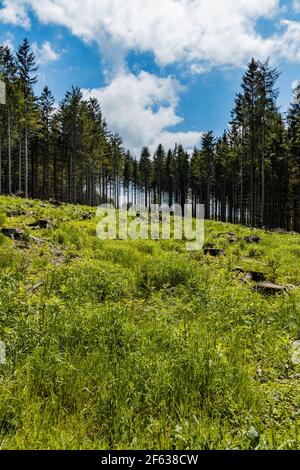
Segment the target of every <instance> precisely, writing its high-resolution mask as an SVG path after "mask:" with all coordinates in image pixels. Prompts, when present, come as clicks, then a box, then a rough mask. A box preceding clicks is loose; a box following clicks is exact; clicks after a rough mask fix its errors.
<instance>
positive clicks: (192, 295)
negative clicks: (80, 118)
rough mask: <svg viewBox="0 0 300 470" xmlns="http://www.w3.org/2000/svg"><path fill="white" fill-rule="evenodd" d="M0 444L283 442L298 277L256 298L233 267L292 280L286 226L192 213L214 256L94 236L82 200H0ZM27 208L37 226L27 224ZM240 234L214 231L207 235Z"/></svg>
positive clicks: (295, 258)
mask: <svg viewBox="0 0 300 470" xmlns="http://www.w3.org/2000/svg"><path fill="white" fill-rule="evenodd" d="M0 210H1V212H2V215H1V217H0V223H1V224H2V226H5V227H16V228H20V229H23V230H25V231H26V233H28V235H29V234H31V235H34V236H36V237H38V238H45V239H46V240H47V241H46V242H44V243H42V244H39V243H34V242H26V241H24V242H18V243H17V242H14V241H12V240H10V239H8V238H5V237H4V236H3V235H0V268H1V274H0V340H2V341H4V342H5V343H6V346H7V362H6V364H3V365H0V446H1V448H2V449H76V448H77V449H78V448H79V449H111V448H114V449H124V448H130V449H139V448H146V449H152V448H154V449H165V448H173V449H225V448H226V449H227V448H229V449H251V448H260V449H296V448H298V447H299V446H300V429H299V426H300V420H299V418H300V411H299V410H300V407H299V405H300V366H299V365H294V364H293V362H292V360H291V357H292V350H291V344H292V342H293V341H294V340H296V339H298V338H299V337H300V302H299V300H300V289H299V287H297V288H295V289H293V290H291V291H289V292H288V293H287V294H286V295H283V296H275V297H266V296H263V295H261V294H260V293H258V292H254V291H253V289H252V288H251V285H250V284H251V283H247V282H246V283H242V282H241V280H240V278H239V276H238V275H237V274H236V273H234V272H233V271H232V270H233V269H234V268H235V267H236V266H241V267H243V268H245V269H246V270H257V271H263V272H265V273H266V274H267V276H268V279H269V280H272V281H273V282H277V283H283V284H293V285H296V286H299V284H300V236H297V235H280V234H275V233H267V232H263V231H257V232H256V233H258V234H259V236H261V238H262V242H261V243H260V244H259V245H247V244H246V242H245V241H244V240H243V237H245V236H246V235H249V234H251V230H249V229H246V228H242V227H238V226H232V225H229V224H222V223H216V222H207V223H206V242H211V243H213V244H215V245H216V246H219V247H220V248H225V251H226V257H219V258H212V257H207V256H204V254H203V253H202V252H194V253H189V252H187V251H186V250H185V244H184V242H179V241H161V242H155V241H135V242H133V241H132V242H126V241H106V242H104V241H101V240H98V239H97V238H96V236H95V227H96V219H92V220H82V219H83V217H82V216H83V214H84V213H85V212H86V211H91V210H93V209H90V208H87V207H82V206H68V205H63V206H61V207H57V208H56V207H53V206H52V205H51V204H47V203H41V202H38V201H25V200H20V199H17V198H7V197H1V198H0ZM40 218H48V219H50V220H51V221H52V223H53V227H52V228H50V229H44V230H43V229H41V230H32V229H30V228H28V224H30V223H31V222H35V221H36V220H37V219H40ZM227 231H231V232H234V233H235V234H236V235H237V236H238V237H239V238H241V239H240V240H239V241H237V242H235V243H232V244H230V243H228V241H227V238H226V236H225V237H222V236H221V237H217V235H218V234H219V233H220V232H227Z"/></svg>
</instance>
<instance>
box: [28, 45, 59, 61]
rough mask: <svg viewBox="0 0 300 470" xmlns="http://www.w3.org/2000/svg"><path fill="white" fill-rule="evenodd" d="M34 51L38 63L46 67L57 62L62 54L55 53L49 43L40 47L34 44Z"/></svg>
mask: <svg viewBox="0 0 300 470" xmlns="http://www.w3.org/2000/svg"><path fill="white" fill-rule="evenodd" d="M32 50H33V52H34V53H35V56H36V62H37V64H39V65H45V64H48V63H49V62H55V61H56V60H58V59H59V58H60V54H59V53H58V52H55V51H54V49H53V48H52V45H51V44H50V42H49V41H45V42H43V44H42V45H41V46H40V47H39V46H38V44H37V43H36V42H34V43H33V44H32Z"/></svg>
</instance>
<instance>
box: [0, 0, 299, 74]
mask: <svg viewBox="0 0 300 470" xmlns="http://www.w3.org/2000/svg"><path fill="white" fill-rule="evenodd" d="M294 3H295V8H296V7H297V4H298V3H299V1H295V2H294ZM3 4H4V8H3V9H2V10H0V15H1V16H0V19H1V20H2V21H6V22H11V23H14V24H21V23H22V24H23V25H24V26H25V27H27V26H28V24H29V22H30V19H29V16H28V14H27V15H26V12H27V13H28V11H29V9H30V8H31V9H33V11H34V12H35V14H36V15H37V16H38V18H39V20H40V21H41V22H44V23H56V24H59V25H63V26H66V27H67V28H69V29H70V31H72V33H73V34H75V35H76V36H79V37H81V38H82V39H83V40H85V41H96V42H97V43H98V44H99V45H100V46H101V47H102V49H103V50H104V51H109V54H110V56H112V55H114V54H115V55H116V56H117V58H118V59H120V56H122V54H123V55H126V53H127V52H128V51H130V50H136V51H142V52H143V51H144V52H145V51H147V52H152V53H153V54H154V56H155V58H156V60H157V62H158V63H159V64H161V65H166V64H170V63H174V62H178V61H187V62H189V64H190V65H192V69H191V70H192V72H193V73H195V72H196V71H198V72H199V71H200V72H201V71H202V67H201V64H202V63H203V62H204V63H205V64H207V63H209V64H212V65H215V66H217V65H233V66H236V65H241V64H242V63H244V61H245V60H248V59H249V57H250V56H252V55H255V56H256V57H258V58H266V57H268V56H269V55H272V53H277V52H278V51H279V53H280V54H281V55H283V56H287V57H288V58H290V57H291V54H289V53H288V51H287V48H286V47H285V43H286V42H287V35H288V41H289V44H292V47H293V49H295V48H296V47H299V46H300V44H299V38H298V35H297V34H295V31H294V29H295V25H291V24H290V23H289V22H285V23H282V25H283V27H285V30H284V31H282V32H280V33H275V34H273V35H270V36H269V37H263V36H262V35H260V34H259V33H258V32H257V31H256V24H257V21H258V20H259V19H260V18H270V19H272V18H273V19H275V18H276V14H279V12H280V1H279V0H264V1H261V0H222V1H220V0H126V1H124V0H101V2H99V0H85V2H82V1H80V0H73V1H72V2H70V1H69V0H44V1H42V2H41V1H40V0H6V1H4V2H3ZM282 19H283V18H282ZM276 21H277V20H276ZM282 39H283V40H284V44H283V48H282V49H280V42H281V40H282ZM297 60H298V59H297ZM199 64H200V65H199Z"/></svg>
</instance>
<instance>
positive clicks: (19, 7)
mask: <svg viewBox="0 0 300 470" xmlns="http://www.w3.org/2000/svg"><path fill="white" fill-rule="evenodd" d="M3 4H4V6H3V8H1V10H0V23H11V24H14V25H17V26H23V28H26V29H28V28H29V26H30V20H29V18H28V14H27V9H26V4H25V2H23V1H22V0H21V1H19V0H13V1H8V0H7V1H4V2H3Z"/></svg>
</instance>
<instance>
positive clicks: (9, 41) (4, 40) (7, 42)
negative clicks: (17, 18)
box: [0, 33, 15, 51]
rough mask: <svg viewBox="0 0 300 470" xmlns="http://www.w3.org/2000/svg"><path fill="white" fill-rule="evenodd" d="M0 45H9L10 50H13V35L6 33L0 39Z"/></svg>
mask: <svg viewBox="0 0 300 470" xmlns="http://www.w3.org/2000/svg"><path fill="white" fill-rule="evenodd" d="M0 45H1V46H6V47H9V49H10V50H11V51H13V50H14V47H15V46H14V36H13V35H12V34H11V33H6V35H5V37H4V38H1V39H0Z"/></svg>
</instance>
